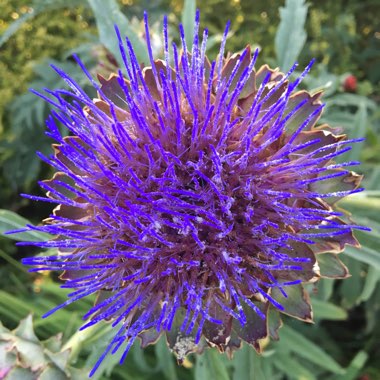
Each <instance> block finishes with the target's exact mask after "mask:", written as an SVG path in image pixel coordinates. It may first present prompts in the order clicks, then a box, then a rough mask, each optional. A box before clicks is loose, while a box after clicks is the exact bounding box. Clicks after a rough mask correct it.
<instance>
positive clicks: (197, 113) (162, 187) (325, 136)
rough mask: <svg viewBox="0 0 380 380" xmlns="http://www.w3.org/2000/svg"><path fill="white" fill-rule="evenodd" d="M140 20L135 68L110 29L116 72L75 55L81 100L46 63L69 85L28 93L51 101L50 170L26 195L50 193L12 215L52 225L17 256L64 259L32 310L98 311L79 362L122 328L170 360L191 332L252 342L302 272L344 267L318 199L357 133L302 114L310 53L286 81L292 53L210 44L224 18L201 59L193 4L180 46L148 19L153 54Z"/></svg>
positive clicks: (197, 343)
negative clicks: (82, 307)
mask: <svg viewBox="0 0 380 380" xmlns="http://www.w3.org/2000/svg"><path fill="white" fill-rule="evenodd" d="M145 23H146V32H147V33H146V36H147V48H148V53H149V57H150V66H145V67H143V68H142V67H141V65H140V63H139V62H138V61H137V59H136V56H135V53H134V50H133V47H132V45H131V42H130V41H129V39H128V38H126V39H125V40H123V39H122V37H121V36H120V33H119V31H118V30H117V36H118V39H119V43H120V51H121V55H122V57H123V60H124V64H125V74H124V73H123V72H122V71H119V72H118V73H117V74H113V75H111V76H110V77H109V78H108V79H105V78H103V77H101V76H99V82H100V84H98V82H97V81H95V80H94V79H93V78H92V77H91V75H90V74H89V73H88V71H87V70H86V68H85V67H83V64H82V63H81V62H80V61H79V59H77V61H78V63H79V65H80V66H81V67H82V68H83V71H84V73H85V74H86V75H87V76H88V78H89V80H90V81H91V83H92V84H93V86H94V87H95V88H96V90H97V91H98V98H97V99H90V98H89V97H88V96H87V95H86V93H85V92H84V91H83V90H82V89H81V88H80V86H79V85H78V84H77V83H76V82H75V81H74V80H73V79H72V78H70V77H69V76H68V75H66V74H65V73H64V72H63V71H61V70H60V69H59V68H56V67H54V69H55V70H56V71H57V73H58V74H59V75H60V76H61V77H62V78H63V79H64V80H65V81H66V83H67V84H68V85H69V86H70V88H71V90H70V91H66V90H56V91H47V92H48V94H49V95H51V97H45V96H44V95H41V94H39V95H40V96H42V97H43V98H44V99H46V101H48V102H49V103H51V104H53V105H54V106H55V111H53V113H52V115H51V117H50V118H49V120H48V121H47V126H48V129H49V131H48V135H49V136H50V137H52V138H53V139H54V140H55V141H56V142H57V144H56V145H53V147H54V151H55V154H54V155H53V156H51V157H44V156H43V155H41V154H39V155H40V157H41V159H42V160H44V161H45V162H47V163H48V164H50V165H51V166H52V167H54V168H55V169H56V170H57V172H56V174H55V175H54V177H53V178H52V179H51V180H48V181H43V182H41V183H40V184H41V187H42V188H43V189H44V190H46V191H47V197H46V198H44V197H36V196H31V195H26V196H27V197H28V198H30V199H33V200H43V201H48V202H53V203H56V204H58V206H57V207H56V208H55V209H54V211H53V213H52V215H51V216H50V217H49V218H48V219H46V220H45V221H44V225H43V226H37V227H34V226H28V228H30V229H37V230H39V231H43V232H47V233H49V234H53V235H56V238H54V239H52V240H50V241H47V242H38V243H27V244H36V245H38V246H40V247H43V248H58V254H57V255H55V256H38V257H33V258H26V259H24V260H23V262H24V264H27V265H32V266H34V268H33V269H31V271H42V270H49V271H50V270H54V271H64V272H63V274H62V276H61V278H62V279H63V280H65V281H66V282H65V285H64V287H66V288H72V289H73V292H72V293H71V294H70V295H69V298H68V300H67V301H66V302H64V303H63V304H62V305H59V306H57V307H56V308H54V309H53V310H51V311H50V312H48V313H47V314H46V315H50V314H52V313H54V312H55V311H57V310H59V309H60V308H62V307H64V306H66V305H68V304H71V303H73V302H75V301H77V300H79V299H81V298H83V297H86V296H88V295H91V294H97V301H96V304H95V306H94V307H92V308H91V309H90V310H89V311H88V313H87V314H86V315H85V316H84V319H88V322H87V323H86V324H85V325H84V326H83V327H82V328H86V327H88V326H91V325H94V324H96V323H98V322H100V321H103V320H107V321H108V320H109V321H111V322H112V325H113V326H114V327H117V332H116V333H115V337H114V338H113V340H112V341H111V342H110V344H109V346H108V348H107V349H106V351H105V352H104V354H103V355H102V357H101V358H100V359H99V361H98V363H97V364H96V366H95V368H94V370H93V371H92V373H94V371H95V370H96V368H97V367H98V365H99V364H100V362H101V361H102V360H103V359H104V357H105V356H106V355H107V354H108V353H109V352H115V351H116V350H118V348H119V347H120V346H121V345H122V344H123V343H125V342H128V344H127V346H126V349H125V352H124V354H123V358H122V359H124V357H125V356H126V354H127V352H128V350H129V348H130V347H131V345H132V343H133V342H134V341H135V339H136V338H137V337H139V338H140V339H141V342H142V346H143V347H145V346H147V345H148V344H152V343H154V342H156V341H157V339H158V338H159V336H160V335H161V334H162V333H166V335H167V341H168V344H169V347H170V348H171V349H172V350H173V351H174V353H175V354H176V355H177V358H178V360H179V361H180V362H181V361H182V360H183V359H184V357H185V355H187V354H188V353H190V352H202V350H203V349H204V347H206V346H207V345H209V346H213V347H214V346H216V347H217V348H218V349H219V351H221V352H227V354H228V355H229V356H231V355H232V354H233V351H234V350H236V349H238V348H239V347H240V346H241V341H242V340H243V341H246V342H248V343H249V344H251V345H253V346H254V347H255V349H256V350H258V351H260V340H261V339H263V338H265V337H267V336H268V335H270V336H272V337H273V338H274V339H276V338H277V330H278V328H279V327H280V324H281V321H280V319H279V312H281V313H285V314H288V315H291V316H293V317H295V318H298V319H302V320H305V321H311V320H312V311H311V307H310V304H309V298H308V295H307V294H306V293H305V291H304V289H303V285H302V284H303V283H308V282H314V281H316V280H318V279H319V278H320V277H331V276H332V277H336V278H344V277H346V276H347V275H348V271H347V268H346V267H345V266H344V265H343V264H342V262H341V261H340V260H339V259H338V257H337V255H336V254H337V253H339V252H341V251H342V250H343V248H344V246H345V244H351V245H358V243H357V241H356V239H355V238H354V237H353V235H352V230H353V229H355V228H359V229H360V228H363V227H360V226H356V225H353V224H351V222H350V221H349V220H348V218H347V217H346V216H345V214H343V213H342V212H341V211H340V212H337V211H336V210H335V208H334V207H335V204H336V202H337V201H338V200H339V199H340V198H342V197H345V196H347V195H349V194H352V193H355V192H359V191H361V190H362V189H360V188H358V186H359V183H360V180H361V177H360V176H358V175H356V174H354V173H352V172H350V171H348V170H346V167H348V166H352V165H357V164H358V162H344V163H335V162H334V161H333V160H334V159H335V158H336V157H338V156H340V155H342V154H343V153H345V152H347V151H348V150H350V149H351V148H350V146H349V145H350V144H351V143H356V142H359V141H361V139H355V140H346V139H345V136H344V135H335V134H334V131H333V130H332V129H331V128H329V127H328V126H326V125H322V126H320V127H316V126H315V125H316V123H317V121H318V119H319V117H320V115H321V112H322V108H323V104H322V103H321V102H320V96H321V93H319V92H318V93H316V94H313V95H311V94H309V93H308V92H306V91H298V90H297V87H298V86H299V84H300V82H301V81H302V79H303V77H304V76H305V75H306V74H307V73H308V71H309V70H310V68H311V66H312V63H313V62H311V63H310V64H309V65H308V66H307V67H306V69H305V70H304V72H303V73H302V74H301V75H300V76H299V77H298V78H297V79H295V80H294V81H292V80H291V79H290V76H291V74H292V73H293V71H294V69H295V67H296V65H294V67H293V68H292V69H291V70H290V71H289V72H288V73H287V74H286V75H285V74H282V73H281V72H279V71H278V70H277V69H275V70H272V69H270V68H269V67H268V66H267V65H264V66H262V67H260V68H259V69H258V70H255V68H254V65H255V62H256V58H257V55H258V51H257V50H256V51H255V52H254V54H253V55H252V54H251V51H250V48H249V46H248V47H246V48H245V49H244V50H243V52H241V53H239V54H233V55H230V54H227V56H225V52H224V47H225V43H226V36H227V32H228V25H227V27H226V30H225V33H224V36H223V39H222V43H221V47H220V53H219V56H218V59H217V60H216V61H212V62H210V61H209V60H208V58H207V56H206V41H207V36H208V32H207V30H205V31H204V32H203V38H202V39H200V38H199V36H198V35H199V12H197V14H196V19H195V25H194V38H193V44H192V46H186V42H185V36H184V31H183V27H182V26H180V37H181V43H182V46H181V52H180V51H179V48H178V47H177V46H176V45H175V44H173V45H172V46H171V47H169V46H168V27H167V18H164V27H163V32H164V45H165V59H164V60H154V58H153V54H152V49H151V45H150V40H149V30H148V21H147V16H146V15H145ZM57 122H59V123H61V124H63V125H64V126H66V128H67V129H68V131H69V132H70V136H68V137H62V134H61V132H60V130H59V128H58V126H57ZM326 252H329V253H326ZM326 268H327V269H326ZM329 269H330V270H329ZM331 269H333V270H331ZM268 313H271V318H268Z"/></svg>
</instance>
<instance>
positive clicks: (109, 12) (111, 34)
mask: <svg viewBox="0 0 380 380" xmlns="http://www.w3.org/2000/svg"><path fill="white" fill-rule="evenodd" d="M88 3H89V4H90V6H91V8H92V11H93V12H94V15H95V19H96V26H97V28H98V32H99V39H100V42H101V43H102V44H103V45H104V46H105V47H106V48H107V49H108V50H109V51H110V52H111V53H112V54H113V56H114V57H115V58H116V60H117V62H118V63H119V66H120V67H123V66H124V63H123V60H122V58H121V55H120V51H119V42H118V40H117V37H116V32H115V25H117V26H118V27H119V29H120V34H121V36H122V37H124V36H127V37H128V38H129V40H130V41H131V44H132V46H133V49H134V51H135V54H136V56H137V59H138V60H139V63H140V64H141V63H145V64H148V63H149V56H148V53H147V49H146V47H145V43H144V41H143V40H142V38H140V37H139V36H138V34H137V33H136V32H135V31H134V30H133V29H132V27H131V25H130V22H129V20H128V18H127V17H126V16H125V15H124V14H123V13H122V12H121V10H120V7H119V5H118V3H117V1H116V0H107V1H104V0H88Z"/></svg>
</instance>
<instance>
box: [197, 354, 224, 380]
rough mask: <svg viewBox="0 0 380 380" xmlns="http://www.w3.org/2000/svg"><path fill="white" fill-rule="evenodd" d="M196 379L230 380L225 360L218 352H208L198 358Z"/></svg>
mask: <svg viewBox="0 0 380 380" xmlns="http://www.w3.org/2000/svg"><path fill="white" fill-rule="evenodd" d="M195 378H196V379H197V380H210V379H218V380H229V379H230V378H229V376H228V372H227V368H226V365H225V359H224V357H223V355H221V354H220V353H219V352H218V351H217V350H206V351H205V352H204V353H203V354H202V355H200V356H197V357H196V364H195Z"/></svg>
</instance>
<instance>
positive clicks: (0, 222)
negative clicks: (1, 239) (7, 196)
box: [0, 210, 52, 241]
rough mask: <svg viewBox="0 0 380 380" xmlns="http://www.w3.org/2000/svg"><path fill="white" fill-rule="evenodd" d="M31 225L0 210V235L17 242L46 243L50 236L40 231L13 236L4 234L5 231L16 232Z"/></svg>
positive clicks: (10, 213) (21, 218) (9, 212)
mask: <svg viewBox="0 0 380 380" xmlns="http://www.w3.org/2000/svg"><path fill="white" fill-rule="evenodd" d="M26 224H31V223H30V222H29V220H27V219H25V218H23V217H22V216H20V215H18V214H16V213H15V212H13V211H9V210H0V234H1V235H3V236H5V237H7V238H9V239H13V240H19V241H46V240H49V239H50V238H51V237H52V236H51V235H49V234H46V233H44V232H40V231H26V232H19V233H15V234H6V232H7V231H11V230H18V229H22V228H24V227H25V225H26Z"/></svg>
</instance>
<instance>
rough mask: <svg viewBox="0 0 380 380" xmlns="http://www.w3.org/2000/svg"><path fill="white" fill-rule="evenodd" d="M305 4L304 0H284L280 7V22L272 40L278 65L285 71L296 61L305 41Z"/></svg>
mask: <svg viewBox="0 0 380 380" xmlns="http://www.w3.org/2000/svg"><path fill="white" fill-rule="evenodd" d="M306 15H307V5H306V4H305V2H304V0H286V3H285V7H284V8H280V17H281V22H280V25H279V27H278V29H277V33H276V38H275V41H274V45H275V49H276V55H277V61H278V66H279V67H280V69H281V70H282V71H284V72H287V71H288V70H289V69H290V68H291V67H292V66H293V64H294V62H296V61H297V58H298V56H299V54H300V53H301V50H302V48H303V46H304V44H305V42H306V32H305V30H304V26H305V21H306Z"/></svg>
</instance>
